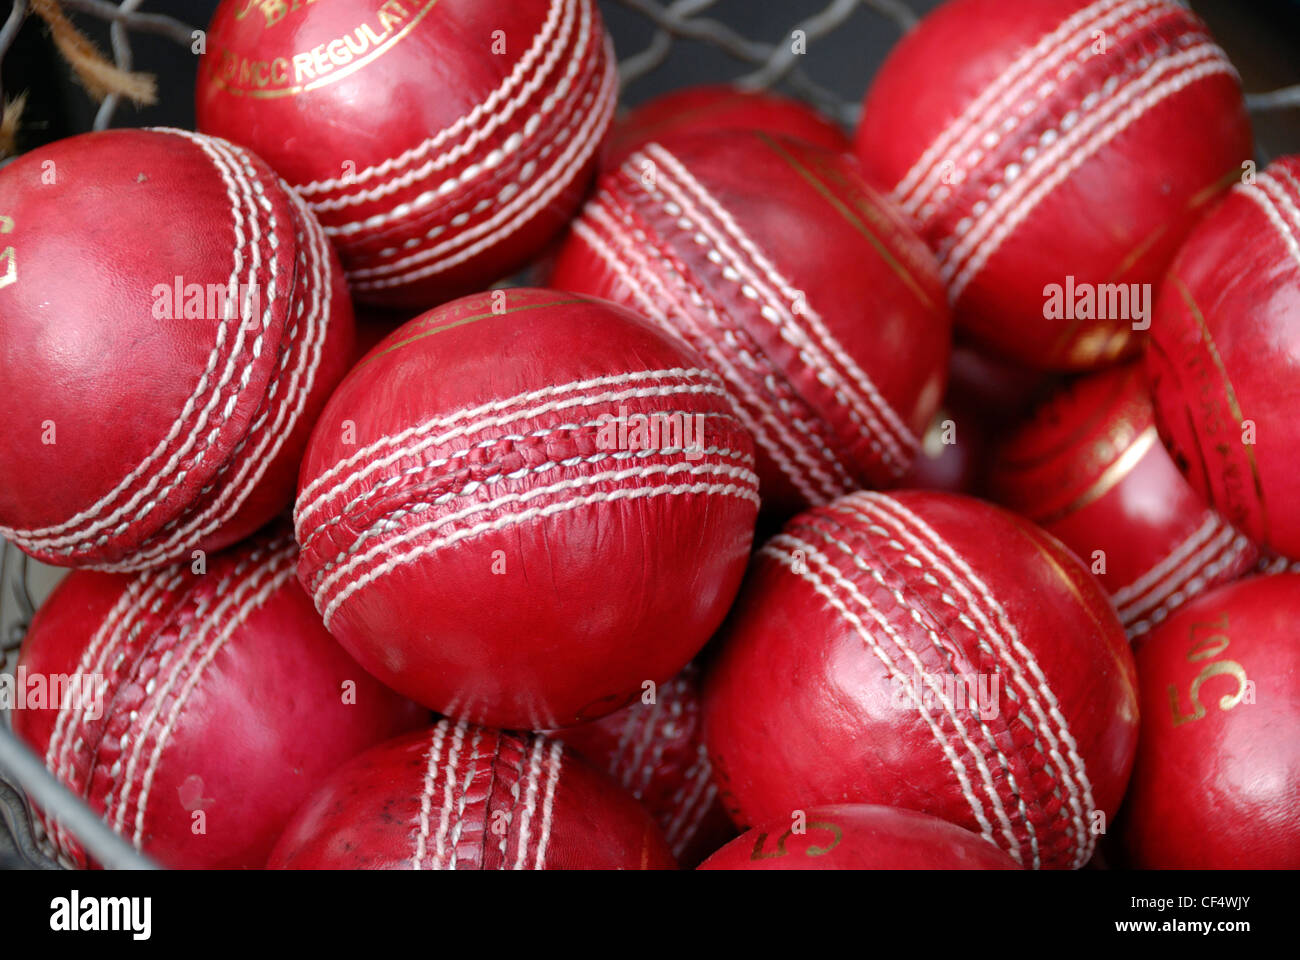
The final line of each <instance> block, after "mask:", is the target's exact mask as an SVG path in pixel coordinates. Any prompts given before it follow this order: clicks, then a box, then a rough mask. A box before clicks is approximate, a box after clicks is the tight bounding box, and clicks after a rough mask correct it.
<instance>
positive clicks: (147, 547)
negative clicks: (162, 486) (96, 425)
mask: <svg viewBox="0 0 1300 960" xmlns="http://www.w3.org/2000/svg"><path fill="white" fill-rule="evenodd" d="M238 155H239V157H240V158H242V160H243V163H244V166H245V170H246V171H247V173H248V175H249V176H250V178H252V177H255V175H256V174H255V171H254V170H253V168H252V165H251V162H250V160H249V157H248V154H247V153H246V152H244V151H242V150H239V151H238ZM290 203H291V204H292V206H293V207H294V213H296V214H297V216H296V217H295V221H296V223H295V238H296V241H297V247H298V253H297V274H298V277H299V278H300V279H299V280H298V282H296V283H292V282H291V283H290V284H289V287H290V289H291V290H292V291H293V293H294V300H293V302H291V303H290V304H289V305H288V316H287V317H286V329H285V332H284V335H283V337H282V338H281V341H280V349H279V354H278V363H277V365H276V369H275V372H274V374H273V376H272V378H271V380H270V381H269V383H268V386H267V390H266V393H265V395H264V397H263V400H262V403H261V404H260V406H259V408H258V411H257V413H256V415H255V416H254V418H253V420H252V423H251V424H250V426H249V429H248V431H247V433H246V434H245V435H244V437H243V438H242V439H241V440H240V441H239V443H238V444H237V445H236V447H235V448H234V449H233V451H232V452H231V455H230V457H229V458H228V459H227V460H226V462H225V463H223V464H222V466H221V469H220V470H219V471H218V472H217V474H216V476H214V477H213V479H212V481H211V482H210V483H209V485H208V487H207V489H208V490H212V491H214V495H213V496H212V497H211V498H210V500H208V501H206V502H205V501H204V500H203V499H202V498H200V499H199V501H198V503H197V504H196V506H195V507H194V508H192V509H191V510H190V511H188V512H186V513H185V514H182V515H181V516H180V517H178V518H177V519H176V520H173V521H171V523H169V524H168V525H167V526H165V527H164V528H163V529H162V530H161V531H160V532H159V534H157V535H155V536H154V537H153V538H150V540H148V541H146V542H145V543H144V544H143V545H142V547H141V550H140V551H139V552H138V553H137V554H135V555H133V556H132V557H131V558H129V559H128V560H127V561H124V562H122V563H118V564H111V565H106V566H103V567H101V568H100V569H107V570H110V571H119V572H120V571H129V570H138V569H142V568H144V567H147V566H151V565H156V564H158V563H160V562H165V561H167V560H172V559H176V558H177V557H178V556H179V555H180V554H183V553H184V551H185V550H187V549H188V548H189V546H190V545H192V544H194V543H197V542H200V541H201V540H202V539H203V538H204V537H206V536H208V535H209V534H211V533H212V532H213V531H215V530H218V529H220V527H221V526H222V525H224V524H225V523H227V522H228V521H229V520H230V519H231V518H232V517H233V516H234V515H235V514H236V513H237V512H238V510H239V509H240V508H241V507H242V506H243V505H244V503H245V502H246V501H247V500H248V497H249V496H250V495H251V493H252V492H253V491H254V490H256V489H257V487H258V485H259V484H260V482H261V480H262V477H263V476H265V474H266V471H267V469H268V468H269V467H270V466H271V464H272V463H274V462H275V461H276V458H277V457H278V455H279V453H280V451H281V450H282V449H283V446H284V444H285V442H286V441H287V440H288V438H289V437H290V436H291V435H292V434H293V432H294V430H295V429H296V428H297V426H298V422H299V420H300V419H301V418H302V414H303V410H304V409H305V407H306V403H307V400H308V398H309V397H310V396H311V393H312V390H313V388H314V387H315V384H316V376H317V373H318V371H319V369H320V364H321V358H322V355H323V349H324V345H325V341H326V338H327V337H328V336H329V334H330V332H331V326H332V323H333V316H332V291H333V283H334V278H333V276H332V271H331V261H330V257H329V250H328V247H327V245H326V244H327V241H326V240H325V237H324V235H323V234H322V232H321V230H320V227H319V225H318V224H317V223H316V221H315V219H314V218H312V217H311V215H310V214H309V213H308V212H307V211H306V207H305V205H303V203H302V201H301V200H299V199H298V198H297V197H294V196H290ZM304 288H305V290H306V291H309V293H310V296H309V297H308V296H305V295H304ZM268 296H269V297H272V298H274V296H275V290H274V280H273V281H272V290H271V291H270V292H269V293H268ZM286 379H287V386H285V381H286ZM282 387H284V389H283V390H282ZM200 506H201V509H200ZM169 532H170V536H169V537H167V538H166V539H165V540H161V542H158V541H159V540H160V539H161V538H162V536H163V535H165V534H167V533H169Z"/></svg>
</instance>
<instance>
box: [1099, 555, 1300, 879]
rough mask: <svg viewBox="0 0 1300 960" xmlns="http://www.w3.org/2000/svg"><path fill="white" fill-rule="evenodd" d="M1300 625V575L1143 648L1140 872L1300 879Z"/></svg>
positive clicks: (1275, 579)
mask: <svg viewBox="0 0 1300 960" xmlns="http://www.w3.org/2000/svg"><path fill="white" fill-rule="evenodd" d="M1298 621H1300V574H1296V573H1279V574H1275V575H1272V576H1264V577H1254V578H1251V579H1249V580H1243V581H1241V582H1239V583H1234V584H1230V585H1228V586H1226V587H1221V588H1220V589H1218V590H1215V591H1213V592H1212V593H1207V594H1205V595H1204V596H1202V597H1198V598H1197V599H1196V600H1194V601H1192V602H1191V603H1189V604H1188V605H1187V606H1185V607H1183V608H1182V609H1181V610H1179V611H1178V612H1177V613H1175V614H1174V615H1173V616H1172V617H1170V618H1169V619H1168V620H1167V621H1166V622H1165V623H1163V624H1162V625H1161V626H1160V627H1158V628H1157V629H1156V630H1153V631H1152V632H1151V634H1150V636H1148V637H1147V638H1146V639H1145V640H1144V641H1143V642H1142V644H1141V645H1140V646H1139V648H1138V652H1137V663H1138V677H1139V678H1140V681H1141V683H1140V691H1141V701H1142V736H1141V738H1140V740H1139V743H1138V752H1137V760H1136V761H1135V762H1134V765H1133V780H1132V783H1131V784H1130V785H1129V793H1128V797H1127V799H1126V800H1125V802H1124V815H1123V817H1122V822H1123V839H1124V845H1125V848H1126V850H1127V852H1128V855H1129V858H1130V860H1131V862H1132V865H1133V866H1135V867H1140V868H1163V869H1229V868H1232V869H1254V870H1259V869H1291V870H1294V869H1296V868H1297V867H1300V644H1297V643H1296V641H1295V630H1296V623H1297V622H1298Z"/></svg>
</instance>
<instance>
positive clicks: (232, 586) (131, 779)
mask: <svg viewBox="0 0 1300 960" xmlns="http://www.w3.org/2000/svg"><path fill="white" fill-rule="evenodd" d="M296 555H297V549H296V547H295V546H294V545H293V544H292V542H289V541H287V540H285V539H281V540H279V541H277V542H276V543H273V544H271V545H269V546H268V547H267V548H266V554H265V555H264V556H263V555H262V554H261V552H260V551H255V552H254V553H252V554H250V556H249V557H248V558H247V559H246V560H244V561H242V562H241V563H240V564H239V565H238V566H237V567H236V568H235V570H234V571H232V573H231V574H230V576H229V577H228V578H227V579H226V581H225V582H224V584H223V585H222V586H221V587H219V588H218V589H217V590H215V591H213V593H212V594H211V595H205V596H204V597H203V599H202V600H201V601H200V602H201V603H202V604H204V605H207V604H209V603H211V601H212V600H213V599H218V598H219V602H218V603H216V604H215V606H213V607H212V609H211V611H210V612H209V611H206V610H205V611H204V612H203V614H202V615H196V617H195V621H194V622H195V624H196V625H197V629H196V630H195V631H194V634H193V637H192V638H191V639H190V641H189V643H188V645H186V646H185V647H184V649H183V651H181V652H180V653H179V655H178V656H173V657H172V658H171V661H170V663H169V664H168V667H167V671H166V679H165V680H163V682H162V684H161V686H160V687H158V688H156V689H155V690H152V691H147V693H148V695H149V696H150V697H151V698H152V701H153V703H152V706H151V707H150V708H149V710H148V711H147V712H146V713H145V714H144V716H143V717H141V718H137V717H136V716H135V714H134V713H133V715H132V720H133V723H132V727H133V728H134V731H135V735H134V736H133V737H131V738H130V739H131V741H132V744H131V751H130V756H129V759H128V760H127V762H126V764H125V767H124V768H123V767H122V760H121V758H119V759H118V760H117V761H116V762H115V764H114V770H115V771H117V772H116V773H114V774H113V776H114V777H115V783H114V785H113V786H112V787H110V788H109V791H108V795H107V800H106V804H105V820H107V821H111V824H112V826H113V828H114V829H115V830H117V831H118V832H123V830H124V829H128V828H126V818H127V814H128V812H129V811H130V809H131V794H132V790H133V787H134V786H135V784H136V783H137V777H136V773H137V769H138V768H139V766H140V764H141V762H142V759H143V757H144V750H145V745H146V743H148V742H149V740H150V738H151V736H152V739H153V749H152V750H150V751H149V755H148V758H147V759H145V760H143V762H144V769H143V771H142V772H141V774H140V776H139V778H138V783H139V794H138V797H137V799H136V802H135V818H134V823H133V827H132V828H129V829H131V838H132V843H134V844H135V845H136V847H139V846H140V845H141V843H142V841H143V836H144V823H145V817H146V814H147V811H148V804H149V796H150V792H151V789H152V787H153V782H154V778H155V775H156V774H157V771H158V766H159V763H160V761H161V759H162V755H163V751H164V750H165V749H166V747H167V743H168V741H169V740H170V738H171V734H172V732H173V731H174V730H175V728H176V725H177V723H178V722H179V720H180V719H181V716H182V715H183V713H184V710H185V706H186V704H187V703H188V702H189V700H190V697H191V695H192V694H193V692H194V690H195V688H196V687H197V686H198V684H199V681H200V680H201V679H202V677H203V674H204V672H205V671H206V669H207V667H208V666H209V665H210V664H211V663H212V661H213V659H214V658H215V657H216V655H217V654H218V653H219V652H220V651H221V649H222V648H223V647H224V646H225V645H226V643H227V642H228V641H229V640H230V639H231V637H232V636H234V634H235V631H237V630H238V629H239V628H240V627H241V626H242V625H243V624H244V623H245V622H246V621H247V619H248V618H249V616H251V615H252V613H253V612H254V611H256V610H258V609H260V608H261V607H262V605H263V604H265V603H266V601H267V600H268V599H269V598H270V597H271V596H272V595H273V594H274V593H275V592H276V591H278V590H279V589H280V588H282V587H283V586H285V585H286V584H288V583H290V582H291V581H292V579H293V576H294V559H295V557H296ZM184 640H185V637H184V635H183V633H182V636H180V637H178V638H177V641H176V644H177V648H178V649H179V648H180V645H181V644H182V643H183V642H184ZM161 675H162V671H161V670H160V673H159V676H161ZM157 679H158V677H154V678H153V679H151V681H150V686H153V685H154V684H155V683H156V681H157ZM173 691H175V695H174V696H172V694H173ZM169 702H170V705H169ZM164 710H166V716H165V717H163V713H164ZM160 718H161V720H160ZM125 739H126V737H125V736H124V740H125ZM124 747H125V744H124ZM119 789H120V793H118V795H117V799H116V802H114V793H115V792H117V791H118V790H119Z"/></svg>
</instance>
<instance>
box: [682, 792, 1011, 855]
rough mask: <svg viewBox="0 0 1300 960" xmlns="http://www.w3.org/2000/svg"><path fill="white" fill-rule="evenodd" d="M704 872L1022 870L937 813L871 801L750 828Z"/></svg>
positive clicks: (812, 811) (819, 809) (813, 810)
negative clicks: (870, 802)
mask: <svg viewBox="0 0 1300 960" xmlns="http://www.w3.org/2000/svg"><path fill="white" fill-rule="evenodd" d="M699 869H701V870H1017V869H1019V867H1018V866H1017V864H1016V862H1015V861H1014V860H1012V859H1011V858H1010V857H1008V856H1007V855H1006V854H1005V853H1003V852H1002V851H1001V850H999V849H998V848H997V847H995V846H993V844H991V843H989V842H988V841H987V840H985V839H984V838H983V837H980V836H978V835H977V834H974V833H971V832H970V831H969V830H963V829H962V828H961V827H958V826H956V825H955V824H951V823H949V822H948V821H946V820H940V819H939V818H938V817H932V816H930V815H929V814H925V813H917V812H916V811H914V810H900V809H898V808H896V807H877V806H870V805H868V804H853V803H845V804H835V805H832V806H825V807H813V808H811V809H809V810H801V811H798V814H797V816H795V817H792V816H787V817H785V818H784V819H782V820H777V821H776V822H774V823H771V824H768V825H767V826H766V827H765V828H763V829H754V830H750V831H748V832H747V833H745V834H742V835H741V836H739V837H737V838H736V839H735V840H733V841H731V842H730V843H729V844H727V845H726V846H725V847H723V848H722V849H721V850H719V851H718V852H717V853H715V854H713V856H711V857H709V859H707V860H705V861H704V862H703V863H702V864H700V866H699Z"/></svg>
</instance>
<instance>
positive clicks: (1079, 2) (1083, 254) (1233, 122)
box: [857, 0, 1254, 370]
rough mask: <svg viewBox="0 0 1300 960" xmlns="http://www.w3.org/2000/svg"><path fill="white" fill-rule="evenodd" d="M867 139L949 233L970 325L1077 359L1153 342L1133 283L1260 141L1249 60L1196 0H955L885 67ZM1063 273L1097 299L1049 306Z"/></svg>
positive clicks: (943, 251) (958, 313) (894, 190)
mask: <svg viewBox="0 0 1300 960" xmlns="http://www.w3.org/2000/svg"><path fill="white" fill-rule="evenodd" d="M857 153H858V156H859V157H860V158H861V160H862V163H863V166H864V168H865V170H866V171H867V173H868V176H869V178H870V179H871V180H872V182H873V183H875V184H877V185H878V186H880V187H881V188H882V189H884V190H887V191H889V192H890V194H891V196H892V197H893V199H895V200H896V201H897V202H898V203H899V205H900V206H901V207H902V209H903V210H904V211H905V212H906V213H907V214H908V215H909V216H911V217H913V218H914V219H915V220H916V223H917V224H918V226H919V228H920V230H921V234H922V236H924V237H925V239H926V241H927V242H929V243H930V245H931V246H932V247H933V249H934V250H935V252H936V254H937V256H938V258H939V265H940V270H941V274H942V277H943V281H944V283H945V284H946V285H947V287H948V291H949V296H950V298H951V300H952V302H953V304H954V317H955V320H956V323H957V324H958V326H959V327H961V328H963V329H964V330H966V331H967V332H969V333H970V334H972V335H974V336H976V337H978V338H979V339H980V340H981V341H982V342H983V343H984V344H986V345H987V346H989V347H992V348H994V349H995V350H997V351H999V352H1000V353H1002V354H1005V355H1007V356H1008V357H1011V358H1013V359H1015V360H1018V361H1019V362H1021V363H1025V364H1028V365H1031V366H1036V367H1043V368H1048V369H1062V370H1078V369H1087V368H1092V367H1099V366H1105V365H1107V364H1109V363H1112V362H1113V361H1114V360H1116V359H1117V358H1119V357H1121V356H1124V355H1127V354H1131V353H1133V352H1134V351H1135V350H1136V349H1137V347H1138V346H1139V337H1137V336H1135V330H1134V327H1133V322H1134V320H1137V319H1139V318H1138V317H1136V316H1135V314H1136V310H1135V309H1134V306H1133V300H1132V297H1131V296H1130V299H1129V301H1128V304H1127V306H1126V305H1125V303H1124V301H1121V300H1120V299H1119V298H1118V295H1119V293H1120V292H1121V291H1120V288H1121V287H1122V288H1123V292H1125V293H1128V294H1130V295H1132V294H1133V293H1134V290H1133V289H1132V288H1131V287H1130V286H1129V285H1131V284H1137V285H1138V289H1137V293H1138V295H1140V294H1141V289H1142V288H1141V285H1143V284H1148V285H1157V284H1158V283H1159V281H1160V279H1161V277H1162V275H1163V273H1164V270H1165V268H1166V267H1167V266H1168V264H1169V261H1170V260H1171V259H1172V257H1173V255H1174V253H1175V252H1176V251H1177V249H1178V246H1179V244H1180V243H1181V242H1182V240H1183V239H1184V238H1185V237H1186V235H1187V233H1188V231H1189V230H1190V228H1191V227H1192V225H1193V224H1194V223H1195V221H1196V220H1197V218H1199V217H1200V216H1202V215H1203V214H1204V213H1205V211H1206V210H1207V209H1209V207H1210V206H1211V205H1212V202H1213V201H1214V200H1215V199H1216V198H1217V197H1218V196H1219V195H1220V194H1221V193H1222V192H1223V191H1224V190H1226V189H1227V187H1228V185H1229V184H1230V183H1231V182H1232V180H1233V179H1234V178H1239V177H1240V176H1241V173H1242V164H1243V163H1245V162H1246V161H1248V160H1250V159H1251V157H1252V156H1253V154H1254V150H1253V146H1252V142H1251V133H1250V122H1249V119H1248V117H1247V114H1246V110H1245V105H1244V102H1243V99H1242V94H1241V88H1240V83H1239V79H1238V76H1237V73H1236V71H1235V69H1234V68H1233V66H1232V64H1231V63H1229V62H1228V59H1227V57H1226V56H1225V55H1224V53H1223V51H1222V50H1221V49H1220V48H1219V47H1218V46H1217V44H1215V42H1214V40H1213V38H1212V37H1211V36H1210V34H1209V32H1208V31H1207V29H1206V27H1205V25H1204V24H1203V23H1202V22H1201V21H1200V20H1199V19H1198V18H1197V17H1196V16H1195V15H1194V14H1193V13H1191V12H1190V11H1189V10H1188V9H1187V8H1186V7H1185V6H1184V5H1183V4H1180V3H1174V2H1170V0H950V2H948V3H945V4H943V5H941V6H940V7H938V8H937V9H936V10H935V11H934V12H933V13H931V14H930V15H929V16H928V17H926V18H925V19H924V20H923V21H922V22H921V24H920V25H919V26H918V27H917V28H916V29H915V30H913V31H911V32H910V33H908V34H907V35H906V36H905V37H904V38H903V39H902V40H901V41H900V42H899V43H898V45H897V46H896V47H895V48H894V49H893V51H892V52H891V53H890V55H889V57H888V59H887V60H886V61H885V63H884V65H883V66H882V67H881V68H880V71H879V72H878V73H877V75H876V77H875V79H874V81H873V82H872V85H871V88H870V90H869V91H868V93H867V97H866V101H865V103H864V106H863V115H862V121H861V123H860V125H859V128H858V133H857ZM1067 278H1068V279H1067ZM1067 282H1068V283H1071V284H1075V285H1077V286H1076V289H1082V288H1083V287H1084V286H1086V287H1091V288H1093V293H1094V294H1096V295H1097V300H1098V304H1097V305H1094V306H1093V307H1091V308H1089V307H1087V306H1086V305H1082V306H1079V307H1078V309H1074V304H1073V303H1071V304H1069V305H1068V306H1067V305H1061V306H1062V307H1063V309H1051V310H1049V306H1048V302H1047V297H1046V296H1045V294H1046V288H1047V287H1048V286H1049V285H1056V286H1059V287H1061V288H1062V289H1064V288H1065V287H1066V284H1067ZM1109 286H1114V287H1115V289H1114V290H1113V291H1112V292H1113V293H1114V294H1115V297H1114V299H1113V300H1112V299H1111V293H1110V292H1106V290H1107V288H1108V287H1109ZM1103 293H1104V295H1105V296H1104V297H1103V296H1102V294H1103ZM1071 299H1072V300H1073V299H1075V298H1071ZM1102 299H1105V300H1106V305H1105V307H1104V308H1103V307H1102V306H1100V301H1101V300H1102ZM1112 304H1113V305H1112ZM1148 306H1149V304H1148ZM1145 319H1146V320H1149V319H1150V314H1149V313H1148V314H1147V316H1146V318H1145Z"/></svg>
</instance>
